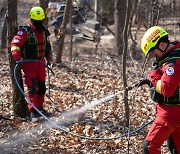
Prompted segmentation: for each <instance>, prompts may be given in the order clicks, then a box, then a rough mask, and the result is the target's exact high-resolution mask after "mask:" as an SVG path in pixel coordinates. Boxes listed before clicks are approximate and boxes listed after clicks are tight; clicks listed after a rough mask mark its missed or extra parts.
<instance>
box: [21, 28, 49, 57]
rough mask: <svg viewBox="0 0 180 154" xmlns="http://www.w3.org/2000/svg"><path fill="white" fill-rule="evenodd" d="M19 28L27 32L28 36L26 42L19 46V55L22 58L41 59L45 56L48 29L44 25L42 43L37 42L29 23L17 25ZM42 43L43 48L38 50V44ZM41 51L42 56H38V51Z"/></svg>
mask: <svg viewBox="0 0 180 154" xmlns="http://www.w3.org/2000/svg"><path fill="white" fill-rule="evenodd" d="M19 28H20V29H22V30H25V31H26V32H27V35H28V38H27V41H26V43H25V44H24V45H23V46H22V48H21V55H22V57H23V58H24V59H41V58H43V57H45V56H46V53H47V52H48V51H47V50H49V49H48V46H47V44H48V43H47V37H48V36H49V35H50V33H49V31H48V30H47V29H46V28H45V27H44V29H43V30H44V39H43V40H44V41H43V43H38V39H37V37H36V35H35V34H34V31H33V30H32V29H31V27H30V26H29V25H25V26H19ZM40 44H43V45H44V50H39V45H40ZM40 52H43V54H41V55H43V56H40V55H39V53H40Z"/></svg>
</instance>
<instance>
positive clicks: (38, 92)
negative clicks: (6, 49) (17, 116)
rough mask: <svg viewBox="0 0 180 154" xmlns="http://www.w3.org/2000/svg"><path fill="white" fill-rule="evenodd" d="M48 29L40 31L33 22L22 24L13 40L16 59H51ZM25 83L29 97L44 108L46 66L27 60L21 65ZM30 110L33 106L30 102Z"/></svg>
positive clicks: (12, 48) (39, 106) (36, 105)
mask: <svg viewBox="0 0 180 154" xmlns="http://www.w3.org/2000/svg"><path fill="white" fill-rule="evenodd" d="M49 35H50V34H49V32H48V30H47V29H46V28H45V27H44V29H43V30H41V31H38V30H37V29H36V28H35V27H34V26H33V24H32V23H31V22H29V24H28V25H27V26H24V27H23V26H22V27H20V28H19V30H18V31H17V34H16V35H15V36H14V37H13V39H12V41H11V51H12V56H13V57H14V59H15V60H16V61H17V60H20V59H25V60H27V59H28V60H39V61H41V62H43V63H45V62H46V61H50V60H51V46H50V42H49V41H48V36H49ZM21 67H22V70H23V72H24V79H25V84H26V85H27V87H28V98H29V100H30V101H31V102H32V103H33V104H34V105H35V107H37V108H38V109H40V108H42V105H43V103H44V95H45V91H46V87H45V78H46V71H45V69H46V67H45V65H43V64H41V63H38V62H26V63H22V65H21ZM28 107H29V110H30V112H32V111H33V107H32V106H31V105H29V104H28Z"/></svg>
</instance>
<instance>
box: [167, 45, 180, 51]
mask: <svg viewBox="0 0 180 154" xmlns="http://www.w3.org/2000/svg"><path fill="white" fill-rule="evenodd" d="M177 48H180V42H178V43H176V44H175V45H174V46H173V47H172V48H171V49H170V50H168V53H170V52H172V51H173V50H174V49H177Z"/></svg>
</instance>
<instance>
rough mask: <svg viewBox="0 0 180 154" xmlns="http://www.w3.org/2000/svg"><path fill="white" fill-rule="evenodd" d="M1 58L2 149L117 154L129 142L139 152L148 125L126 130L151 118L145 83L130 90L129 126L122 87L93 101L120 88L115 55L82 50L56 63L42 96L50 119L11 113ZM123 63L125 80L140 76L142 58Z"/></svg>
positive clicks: (7, 79)
mask: <svg viewBox="0 0 180 154" xmlns="http://www.w3.org/2000/svg"><path fill="white" fill-rule="evenodd" d="M112 57H113V61H112V60H111V59H112ZM4 60H5V59H1V63H0V65H1V69H0V80H1V84H0V88H1V91H0V110H1V114H0V115H1V117H0V151H1V152H2V153H116V154H117V153H127V151H128V148H129V153H142V150H141V149H142V143H143V140H144V138H145V136H146V134H147V130H148V129H147V128H148V127H149V126H148V127H145V128H143V129H142V130H140V131H139V132H138V133H137V132H135V133H134V134H132V135H131V136H130V137H128V134H126V135H124V134H125V133H128V129H130V131H133V130H135V129H137V128H138V127H140V126H142V125H144V124H145V123H147V122H148V121H150V120H152V119H153V118H154V103H153V102H152V101H151V100H150V98H149V88H148V87H146V86H142V87H139V88H135V89H133V90H131V91H129V96H128V100H129V106H130V128H128V127H126V126H125V122H124V116H125V115H124V104H123V92H122V93H120V94H119V95H118V96H117V97H114V99H113V100H110V101H108V102H103V103H102V102H101V103H99V104H98V105H97V106H96V105H95V106H93V104H92V101H93V100H96V99H99V98H104V97H105V96H107V95H111V94H115V93H117V92H119V91H122V90H123V84H122V64H121V62H120V61H121V59H120V58H119V57H118V56H117V55H111V58H108V57H107V55H106V56H105V55H104V54H98V53H94V54H89V53H85V52H83V53H81V54H79V55H78V56H77V57H74V60H73V62H69V61H68V60H67V61H66V59H65V58H64V59H63V64H61V65H58V64H54V66H53V71H54V72H55V74H56V75H55V76H53V75H50V85H49V86H50V93H49V92H48V90H47V94H46V101H45V109H46V110H48V111H50V112H52V113H53V117H52V118H50V119H51V120H52V123H50V124H49V123H48V122H47V121H41V123H32V122H30V121H29V120H26V119H21V118H19V117H15V116H14V115H13V112H12V93H11V91H12V87H11V81H10V77H9V65H8V63H7V62H5V61H4ZM6 60H7V59H6ZM127 63H128V67H127V70H128V71H127V81H128V85H132V84H134V83H136V82H137V81H138V80H139V77H138V76H139V74H141V73H142V72H141V69H140V68H141V67H142V63H143V62H142V61H135V60H134V61H132V60H128V61H127ZM117 66H118V68H119V69H120V70H118V68H117ZM47 87H48V85H47ZM49 94H50V95H49ZM49 96H50V99H49V98H48V97H49ZM94 102H97V101H94ZM6 118H7V119H6ZM64 131H65V132H64ZM69 132H70V133H69ZM74 134H75V135H76V136H74ZM122 135H124V136H123V137H121V136H122ZM79 136H83V137H85V138H90V139H92V138H97V139H96V140H89V139H84V138H81V137H79ZM98 138H102V139H103V140H101V139H98ZM109 138H113V139H112V140H108V139H109ZM105 139H107V140H105ZM164 149H165V148H164ZM1 152H0V153H1Z"/></svg>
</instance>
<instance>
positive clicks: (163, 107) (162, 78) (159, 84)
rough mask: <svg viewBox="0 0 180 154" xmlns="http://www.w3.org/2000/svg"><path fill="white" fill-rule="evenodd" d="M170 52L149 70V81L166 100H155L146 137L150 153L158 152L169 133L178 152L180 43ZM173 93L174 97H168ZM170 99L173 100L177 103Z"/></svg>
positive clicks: (179, 139) (179, 132) (179, 126)
mask: <svg viewBox="0 0 180 154" xmlns="http://www.w3.org/2000/svg"><path fill="white" fill-rule="evenodd" d="M174 53H175V54H174ZM170 54H171V55H172V56H171V58H170V59H169V60H167V61H166V62H165V61H164V63H163V64H162V66H161V67H160V68H159V69H156V70H152V71H150V72H149V78H150V81H151V82H152V83H153V86H154V87H155V89H156V91H157V92H158V93H159V94H161V95H162V96H163V97H164V100H165V99H166V102H163V101H159V102H157V104H156V108H155V109H156V114H157V118H156V119H155V121H154V122H153V124H152V126H151V128H150V130H149V132H148V135H147V137H146V141H148V146H147V147H148V151H149V153H150V154H160V153H161V152H160V147H161V145H162V144H163V142H164V141H166V140H167V139H168V138H169V136H170V135H171V136H172V138H173V140H174V144H175V146H176V150H177V152H178V153H180V43H177V44H176V45H175V46H174V47H173V48H171V49H170V50H169V51H168V55H170ZM173 54H174V55H173ZM168 55H167V57H168ZM173 57H174V58H173ZM165 58H166V57H165ZM175 93H176V98H174V99H170V98H171V97H172V96H173V95H175ZM168 99H169V101H168ZM171 100H175V102H177V104H178V105H177V104H173V101H171Z"/></svg>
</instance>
